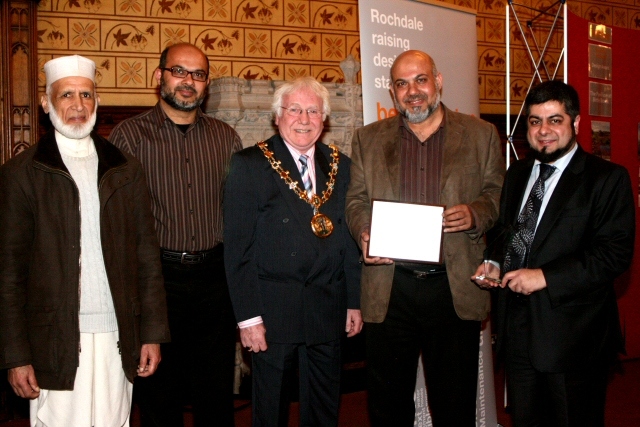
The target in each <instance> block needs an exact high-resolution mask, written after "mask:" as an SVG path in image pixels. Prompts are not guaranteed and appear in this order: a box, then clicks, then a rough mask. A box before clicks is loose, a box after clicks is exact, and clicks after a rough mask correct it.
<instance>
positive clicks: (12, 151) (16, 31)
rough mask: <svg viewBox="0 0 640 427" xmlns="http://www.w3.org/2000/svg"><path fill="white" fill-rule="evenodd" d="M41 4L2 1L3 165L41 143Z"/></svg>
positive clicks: (0, 118)
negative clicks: (38, 19)
mask: <svg viewBox="0 0 640 427" xmlns="http://www.w3.org/2000/svg"><path fill="white" fill-rule="evenodd" d="M37 3H38V2H37V1H33V0H4V1H0V44H1V49H2V55H1V56H0V88H2V92H0V131H1V134H0V135H2V136H1V139H2V148H1V150H0V163H4V162H6V161H7V160H8V159H10V158H11V157H14V156H15V155H16V154H18V153H20V152H21V151H23V150H24V149H25V148H27V147H29V146H30V145H33V144H35V143H36V141H37V139H38V108H39V106H38V100H37V95H38V94H37V86H38V57H37V25H36V17H37V7H38V4H37Z"/></svg>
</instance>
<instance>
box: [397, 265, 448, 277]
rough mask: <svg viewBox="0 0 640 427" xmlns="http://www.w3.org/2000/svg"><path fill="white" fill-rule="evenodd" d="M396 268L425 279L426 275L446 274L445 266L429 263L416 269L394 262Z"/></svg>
mask: <svg viewBox="0 0 640 427" xmlns="http://www.w3.org/2000/svg"><path fill="white" fill-rule="evenodd" d="M396 270H398V271H400V272H402V273H404V274H409V275H411V276H413V277H415V278H417V279H425V278H427V277H432V276H438V275H441V274H447V267H446V266H445V265H429V266H425V267H424V268H420V269H416V268H412V267H407V266H404V265H400V264H396Z"/></svg>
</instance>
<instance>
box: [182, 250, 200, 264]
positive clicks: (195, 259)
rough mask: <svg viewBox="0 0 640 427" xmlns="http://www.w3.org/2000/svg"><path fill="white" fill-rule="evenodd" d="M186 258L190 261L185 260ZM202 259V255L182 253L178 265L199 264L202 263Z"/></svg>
mask: <svg viewBox="0 0 640 427" xmlns="http://www.w3.org/2000/svg"><path fill="white" fill-rule="evenodd" d="M186 257H191V259H187V258H186ZM203 258H204V256H203V255H198V254H190V253H189V252H182V255H181V256H180V264H199V263H201V262H202V259H203Z"/></svg>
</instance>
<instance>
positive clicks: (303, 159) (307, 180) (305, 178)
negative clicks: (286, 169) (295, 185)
mask: <svg viewBox="0 0 640 427" xmlns="http://www.w3.org/2000/svg"><path fill="white" fill-rule="evenodd" d="M308 161H309V156H307V155H306V154H303V155H301V156H300V164H301V165H302V169H300V175H302V183H303V184H304V189H305V190H306V192H307V195H308V196H309V197H311V196H312V195H313V186H312V184H311V177H310V176H309V168H308V167H307V162H308Z"/></svg>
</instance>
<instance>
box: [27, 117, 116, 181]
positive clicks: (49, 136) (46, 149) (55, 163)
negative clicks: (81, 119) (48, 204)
mask: <svg viewBox="0 0 640 427" xmlns="http://www.w3.org/2000/svg"><path fill="white" fill-rule="evenodd" d="M91 139H93V144H94V146H95V147H96V153H97V154H98V180H100V179H101V178H102V176H104V174H105V173H106V172H107V171H108V170H109V169H113V168H116V167H118V166H122V165H124V164H126V163H127V158H126V157H125V156H124V154H122V152H121V151H120V150H118V149H117V148H116V147H115V146H114V145H112V144H111V143H110V142H109V141H107V140H106V139H104V138H103V137H101V136H100V135H98V134H97V133H95V132H91ZM33 161H34V162H36V163H40V164H42V165H44V166H45V167H47V168H50V169H57V170H60V171H63V172H66V173H69V170H68V169H67V167H66V166H65V164H64V161H63V160H62V156H61V155H60V150H59V149H58V144H57V143H56V137H55V132H54V130H53V128H51V129H50V130H49V131H48V132H47V133H46V134H45V135H44V136H43V137H42V138H41V139H40V141H39V142H38V145H37V147H36V152H35V154H34V155H33Z"/></svg>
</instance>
